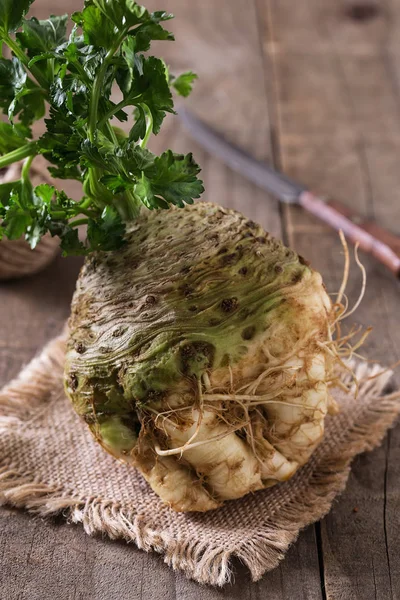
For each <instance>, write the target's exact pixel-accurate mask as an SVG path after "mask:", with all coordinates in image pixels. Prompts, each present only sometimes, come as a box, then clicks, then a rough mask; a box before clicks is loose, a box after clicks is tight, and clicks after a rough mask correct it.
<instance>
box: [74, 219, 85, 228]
mask: <svg viewBox="0 0 400 600" xmlns="http://www.w3.org/2000/svg"><path fill="white" fill-rule="evenodd" d="M88 223H89V219H76V220H75V221H70V223H69V224H70V225H71V227H78V226H79V225H87V224H88Z"/></svg>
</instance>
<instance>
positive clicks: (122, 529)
mask: <svg viewBox="0 0 400 600" xmlns="http://www.w3.org/2000/svg"><path fill="white" fill-rule="evenodd" d="M63 359H64V341H63V338H62V337H60V338H57V339H55V340H54V341H52V342H51V343H50V344H49V345H48V346H47V347H46V348H45V349H44V350H43V352H42V354H41V355H40V356H39V357H38V358H36V359H34V360H33V361H32V362H31V363H30V364H29V365H28V366H27V367H26V368H25V369H24V370H23V371H22V373H21V374H20V376H19V378H17V379H16V380H15V381H13V382H11V383H10V384H9V385H8V386H7V387H6V388H4V389H3V391H2V392H1V393H0V502H3V503H9V504H13V505H16V506H20V507H24V508H26V509H28V510H30V511H33V512H36V513H39V514H41V515H50V514H54V513H56V512H59V511H62V512H63V514H64V515H65V516H66V518H68V519H70V520H71V521H73V522H81V523H82V524H83V526H84V528H85V530H86V531H87V533H89V534H93V533H96V532H102V533H106V534H108V535H109V536H110V537H111V538H124V539H126V540H134V541H135V542H136V544H137V545H138V547H139V548H142V549H144V550H147V551H149V550H154V551H157V552H160V553H162V554H163V555H164V558H165V562H166V563H168V564H169V565H170V566H171V567H173V568H174V569H180V570H182V571H184V572H185V573H186V575H187V576H189V577H191V578H193V579H195V580H197V581H199V582H202V583H210V584H213V585H223V584H224V583H226V582H227V581H229V578H230V574H231V571H230V559H231V558H232V556H237V557H238V558H239V559H240V560H242V561H243V562H244V563H245V564H246V565H247V566H248V568H249V569H250V571H251V574H252V577H253V579H254V580H257V579H259V578H260V577H262V575H263V574H264V573H265V572H266V571H267V570H269V569H272V568H274V567H275V566H276V565H277V564H278V562H279V560H281V559H282V558H283V557H284V555H285V552H286V550H287V548H288V547H289V545H290V544H291V543H292V542H293V541H294V540H295V539H296V537H297V535H298V533H299V531H300V529H302V528H303V527H305V526H306V525H308V524H310V523H312V522H314V521H316V520H318V519H319V518H321V517H322V516H323V515H324V514H326V513H327V512H328V511H329V509H330V507H331V504H332V501H333V499H334V498H335V496H336V495H337V494H338V493H339V492H340V491H342V490H343V488H344V486H345V484H346V481H347V478H348V474H349V470H350V463H351V460H352V458H354V456H355V455H357V454H359V453H360V452H364V451H366V450H370V449H372V448H373V447H375V446H376V445H378V444H379V443H380V442H381V441H382V438H383V436H384V434H385V432H386V430H387V429H388V427H390V426H391V425H392V424H393V422H394V420H395V418H396V416H397V415H398V413H399V412H400V396H399V394H396V393H394V394H393V393H392V394H384V393H383V390H384V389H385V387H386V385H387V383H388V380H389V379H390V375H391V373H390V372H385V373H383V374H382V375H380V376H379V377H376V378H373V379H368V377H371V376H373V375H376V374H377V373H378V372H379V371H380V370H381V368H380V367H378V366H374V367H372V368H369V367H367V366H366V365H365V364H359V365H358V366H357V367H356V371H357V376H358V378H359V379H360V380H361V385H360V393H359V396H358V398H357V399H354V398H353V396H352V395H351V394H347V395H346V394H345V393H344V392H341V391H338V392H337V393H336V394H335V398H336V400H337V402H338V403H339V406H340V408H341V412H340V414H339V415H338V416H336V417H332V418H331V417H328V418H327V427H326V434H325V437H324V440H323V442H322V443H321V445H320V446H319V447H318V449H317V450H316V452H315V453H314V455H313V456H312V458H311V460H310V461H309V463H308V464H307V465H306V466H305V467H303V468H302V469H301V470H300V471H299V472H298V473H297V474H296V475H295V476H294V477H293V479H291V480H290V481H288V482H286V483H284V484H281V485H278V486H275V487H273V488H270V489H268V490H263V491H260V492H257V493H255V494H253V495H248V496H246V497H245V498H242V499H240V500H236V501H231V502H228V503H226V504H225V505H224V506H223V507H222V508H220V509H218V510H216V511H212V512H209V513H206V514H193V513H192V514H178V513H175V512H173V511H172V510H170V509H169V508H168V507H166V506H164V505H163V504H162V503H161V502H160V500H159V498H158V497H157V496H156V495H155V494H154V492H153V491H152V490H151V489H150V488H149V486H148V485H147V483H146V482H145V481H144V479H143V478H142V476H141V475H140V474H139V473H138V472H137V471H136V470H135V469H133V468H132V467H130V466H127V465H124V464H122V463H119V462H117V461H116V460H115V459H114V458H112V457H111V456H108V455H107V454H106V453H105V452H104V450H103V449H102V448H101V447H100V446H99V445H98V444H97V443H96V442H95V441H94V440H93V439H92V437H91V434H90V433H89V431H88V429H87V427H86V425H85V424H84V423H83V422H81V421H80V419H79V418H78V417H77V416H76V414H75V413H74V412H73V410H72V408H71V406H70V403H69V400H68V399H67V398H66V396H65V394H64V390H63V383H62V365H63ZM343 382H344V383H345V384H346V385H350V376H349V374H346V373H344V374H343Z"/></svg>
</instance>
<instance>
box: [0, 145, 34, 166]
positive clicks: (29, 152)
mask: <svg viewBox="0 0 400 600" xmlns="http://www.w3.org/2000/svg"><path fill="white" fill-rule="evenodd" d="M36 155H37V146H36V142H29V143H28V144H25V146H21V148H17V149H16V150H13V151H12V152H8V154H4V155H3V156H0V169H2V168H3V167H8V165H12V163H15V162H18V161H19V160H23V159H24V158H27V157H28V156H36Z"/></svg>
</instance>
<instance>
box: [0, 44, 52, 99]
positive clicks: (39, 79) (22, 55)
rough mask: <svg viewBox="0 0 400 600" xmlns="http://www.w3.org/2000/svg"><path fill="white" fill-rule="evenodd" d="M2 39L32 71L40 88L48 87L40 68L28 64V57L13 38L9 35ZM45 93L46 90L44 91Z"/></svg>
mask: <svg viewBox="0 0 400 600" xmlns="http://www.w3.org/2000/svg"><path fill="white" fill-rule="evenodd" d="M3 41H4V42H5V43H6V44H7V46H8V47H9V48H10V50H12V52H14V54H15V56H16V57H17V58H18V59H19V60H20V61H21V62H22V64H23V65H24V66H25V67H26V69H27V70H28V71H30V72H31V73H32V75H33V76H34V78H35V79H36V81H37V82H38V83H39V84H40V85H41V87H42V88H44V89H48V87H49V82H48V81H47V79H46V77H43V75H42V74H41V72H40V70H39V69H37V68H36V67H35V66H34V65H31V66H29V62H30V61H29V58H28V57H27V56H26V54H25V53H24V52H23V51H22V50H21V48H20V47H19V46H18V44H17V43H16V41H15V40H13V39H12V38H11V37H10V36H9V35H8V36H6V37H5V38H4V39H3ZM46 93H47V92H46Z"/></svg>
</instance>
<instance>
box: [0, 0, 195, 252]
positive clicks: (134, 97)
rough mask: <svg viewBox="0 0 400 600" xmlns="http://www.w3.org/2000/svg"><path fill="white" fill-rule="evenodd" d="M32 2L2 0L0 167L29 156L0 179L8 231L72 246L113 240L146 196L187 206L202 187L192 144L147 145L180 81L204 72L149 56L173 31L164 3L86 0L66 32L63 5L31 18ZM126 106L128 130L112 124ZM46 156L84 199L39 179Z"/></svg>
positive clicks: (104, 246)
mask: <svg viewBox="0 0 400 600" xmlns="http://www.w3.org/2000/svg"><path fill="white" fill-rule="evenodd" d="M31 1H32V0H0V42H1V43H5V44H6V45H8V47H9V49H10V50H11V51H12V58H11V59H6V58H1V57H0V109H1V110H2V111H3V112H4V113H5V114H6V115H7V116H8V119H9V122H8V123H4V122H2V121H0V168H2V167H7V166H8V165H10V164H12V163H13V162H16V161H19V160H25V162H24V165H23V168H22V172H21V176H20V179H18V181H15V182H11V183H8V184H2V185H0V238H1V237H2V236H3V235H6V236H8V237H10V238H12V239H15V238H17V237H19V236H21V235H25V238H26V239H27V241H28V242H29V243H30V245H31V247H32V248H33V247H35V246H36V245H37V243H38V242H39V241H40V239H41V237H42V236H43V235H45V234H47V233H50V234H51V235H57V236H59V238H60V242H61V248H62V250H63V254H64V255H68V254H81V255H84V254H87V253H89V252H93V251H111V250H116V249H118V248H120V247H121V246H122V245H123V243H124V234H125V222H126V221H129V220H131V219H135V218H136V217H137V215H138V212H139V209H140V206H141V205H142V204H144V205H145V206H147V207H148V208H149V209H154V208H168V206H170V205H171V204H175V205H176V206H183V205H184V204H187V203H191V202H193V200H194V198H198V197H199V196H200V194H201V192H202V190H203V186H202V182H201V181H200V180H199V179H198V173H199V171H200V169H199V167H198V166H197V164H196V163H195V162H194V160H193V157H192V155H191V154H188V155H187V156H183V155H179V154H174V153H173V152H172V151H171V150H168V151H167V152H164V154H162V155H161V156H156V155H155V154H153V153H152V152H150V151H149V150H147V149H146V146H147V144H148V141H149V138H150V136H151V134H153V133H154V134H157V133H158V132H159V131H160V128H161V125H162V123H163V120H164V118H165V116H166V114H167V113H174V102H173V96H172V91H175V92H177V93H178V94H180V95H182V96H187V95H188V94H189V93H190V91H191V89H192V84H193V81H194V80H195V78H196V76H195V74H194V73H192V72H187V73H184V74H182V75H180V76H179V77H177V78H175V77H173V76H172V75H171V76H170V75H169V72H168V68H167V66H166V64H165V63H164V61H163V60H162V59H160V58H156V57H154V56H151V54H150V55H149V54H148V52H149V50H150V48H151V44H152V42H153V41H154V40H162V41H172V40H173V39H174V36H173V34H172V33H171V32H169V31H168V30H167V29H166V28H165V27H164V23H165V22H166V21H168V20H169V19H171V18H172V15H170V14H169V13H167V12H164V11H156V12H150V11H148V10H147V9H146V8H145V7H143V6H141V5H140V4H138V3H137V2H135V1H134V0H84V5H83V8H82V10H81V12H77V13H74V15H72V21H73V27H72V31H71V33H70V34H69V36H68V35H67V30H68V17H67V15H61V16H54V15H50V16H49V18H48V19H44V20H39V19H37V18H35V17H32V18H30V19H28V18H25V15H26V13H27V11H28V9H29V6H30V4H31ZM115 84H116V85H118V86H119V88H120V90H121V92H122V99H121V100H120V101H119V102H114V101H113V97H112V89H113V86H115ZM45 115H46V118H45V119H44V124H45V126H46V131H45V133H44V134H43V135H41V137H40V138H39V139H33V134H32V130H33V131H35V130H36V128H35V127H34V128H32V129H31V126H32V125H33V124H34V123H35V121H38V120H41V119H42V118H43V117H44V116H45ZM130 115H132V123H130V124H129V127H127V132H128V133H125V132H124V131H122V129H119V128H116V127H114V123H113V119H114V118H116V119H119V120H120V121H127V120H128V119H129V117H130ZM38 154H42V155H43V156H44V157H45V158H46V159H47V161H48V162H49V163H50V165H51V166H50V167H49V171H50V173H51V174H52V175H53V176H54V177H57V178H60V179H75V180H77V181H79V182H81V183H82V198H81V200H80V201H73V200H71V199H70V198H69V197H68V196H67V195H66V194H65V193H64V192H63V191H59V190H58V189H57V188H56V187H55V186H52V185H48V184H42V185H40V186H37V187H34V186H33V184H32V182H31V175H30V167H31V163H32V160H33V159H34V158H35V156H36V155H38ZM81 226H86V236H87V237H86V240H85V241H83V240H81V239H80V238H79V235H78V229H77V228H78V227H81Z"/></svg>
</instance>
